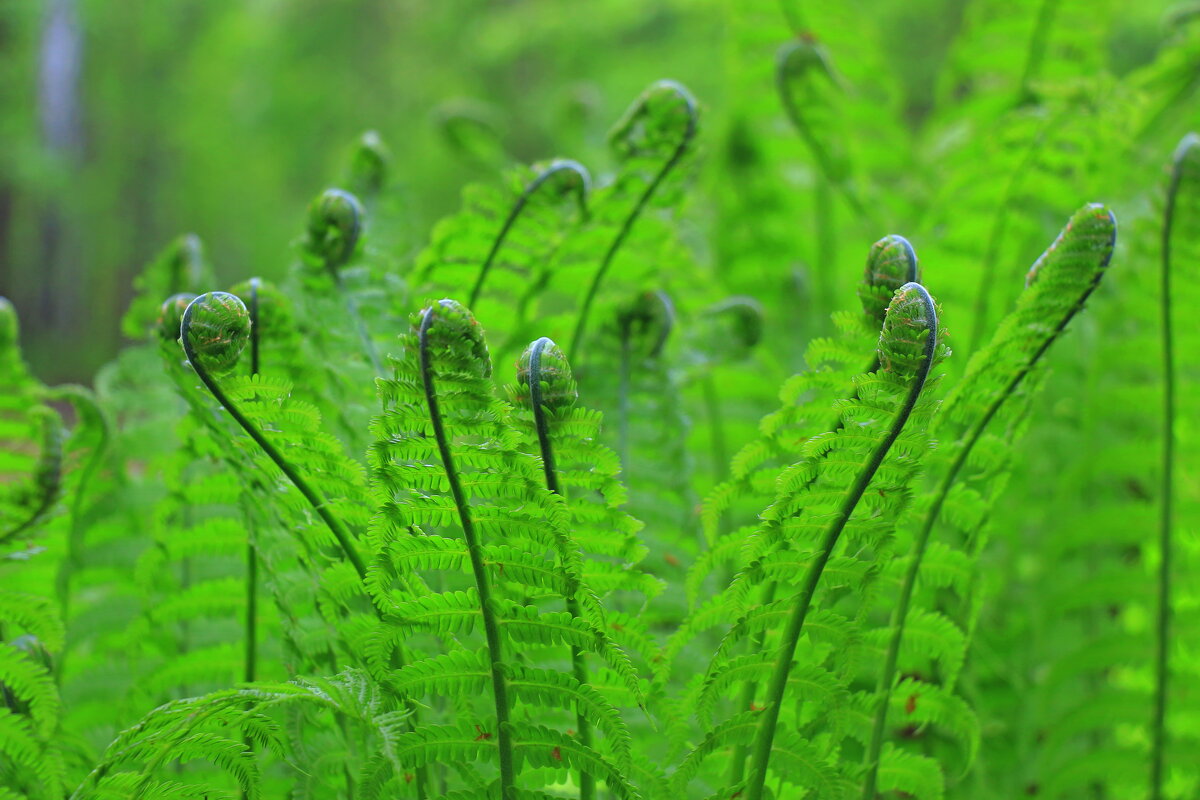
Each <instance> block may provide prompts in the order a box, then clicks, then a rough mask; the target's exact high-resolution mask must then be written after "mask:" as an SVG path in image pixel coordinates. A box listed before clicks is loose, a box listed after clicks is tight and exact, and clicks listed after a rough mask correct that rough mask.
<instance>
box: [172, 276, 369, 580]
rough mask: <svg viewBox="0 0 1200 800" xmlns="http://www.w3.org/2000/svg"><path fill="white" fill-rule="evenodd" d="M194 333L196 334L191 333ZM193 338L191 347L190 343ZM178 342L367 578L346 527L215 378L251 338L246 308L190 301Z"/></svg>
mask: <svg viewBox="0 0 1200 800" xmlns="http://www.w3.org/2000/svg"><path fill="white" fill-rule="evenodd" d="M194 329H195V330H194ZM193 337H195V339H196V340H195V341H194V340H193ZM179 338H180V341H181V342H182V344H183V352H184V355H185V356H186V357H187V360H188V363H190V364H191V365H192V369H194V370H195V371H196V375H197V376H198V377H199V378H200V380H201V382H202V383H203V384H204V386H205V387H206V388H207V389H208V391H209V392H211V393H212V396H213V397H214V398H215V399H216V401H217V402H218V403H220V404H221V407H222V408H224V409H225V410H226V411H228V412H229V416H231V417H233V419H234V421H235V422H237V424H238V425H239V426H241V428H242V430H244V431H245V432H246V435H247V436H249V437H250V438H251V439H253V440H254V443H255V444H257V445H258V446H259V448H261V449H262V451H263V452H264V453H266V455H267V457H268V458H269V459H271V461H272V462H274V464H275V466H277V467H278V468H279V470H280V471H281V472H282V473H283V474H284V475H285V476H286V477H287V479H288V480H289V481H291V483H292V485H293V486H295V487H296V490H297V491H299V492H300V494H301V495H303V496H304V499H305V500H306V501H307V502H308V504H309V505H310V506H311V507H312V509H313V511H314V512H316V514H317V515H318V516H319V517H320V518H321V520H322V521H323V522H324V523H325V525H326V526H327V527H328V528H329V531H330V533H332V534H333V536H334V538H335V539H336V540H337V542H338V546H339V547H340V548H341V551H342V555H343V556H344V557H345V558H346V560H347V561H349V562H350V564H351V565H353V567H354V570H355V572H357V573H358V576H359V578H365V577H366V574H367V570H366V566H365V565H364V564H363V561H362V557H361V556H360V555H359V554H358V551H357V549H356V548H355V546H354V540H353V538H352V536H351V534H350V532H349V531H348V530H347V529H346V526H345V525H343V524H342V521H341V520H339V519H338V518H337V517H336V516H334V514H333V513H332V512H331V511H330V510H329V508H328V506H327V504H326V503H325V500H324V498H323V497H321V495H320V493H319V492H318V491H317V490H316V489H315V488H314V487H313V486H312V485H310V484H309V482H308V481H307V480H305V478H304V476H302V475H301V474H300V473H299V472H298V471H297V470H296V469H295V468H294V467H293V466H292V464H291V463H290V462H289V461H288V460H287V459H286V458H284V456H283V454H282V453H281V452H279V450H278V448H276V447H275V445H273V444H271V442H270V441H268V440H267V438H266V437H265V436H264V435H263V433H262V431H260V430H259V429H258V428H257V427H256V426H255V425H254V423H253V422H251V421H250V419H249V418H247V417H246V415H245V414H244V413H242V411H241V409H239V408H238V407H237V404H236V403H234V402H233V400H232V399H231V398H230V397H229V395H227V394H226V393H225V391H224V390H223V389H222V388H221V385H220V384H219V383H218V382H217V380H216V378H215V377H214V376H213V373H214V372H216V373H220V372H226V371H228V370H230V369H232V368H233V366H235V365H236V363H237V359H238V357H239V356H240V355H241V352H242V350H243V349H245V347H246V344H247V341H248V340H249V338H250V313H249V311H247V309H246V306H245V304H243V303H242V301H241V300H239V299H238V298H237V297H235V296H234V295H231V294H228V293H226V292H206V293H205V294H202V295H200V296H199V297H197V298H196V299H195V300H193V301H192V302H191V303H190V304H189V305H188V306H187V309H186V310H185V311H184V312H183V318H182V320H181V322H180V328H179Z"/></svg>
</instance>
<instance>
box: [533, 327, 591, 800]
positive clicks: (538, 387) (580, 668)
mask: <svg viewBox="0 0 1200 800" xmlns="http://www.w3.org/2000/svg"><path fill="white" fill-rule="evenodd" d="M553 344H554V342H552V341H551V340H550V339H547V338H546V337H544V336H543V337H542V338H541V339H538V340H537V341H536V342H534V343H533V344H532V345H531V346H530V348H529V402H530V405H532V406H533V421H534V424H535V426H536V427H537V437H538V448H539V449H540V450H541V453H542V473H543V474H544V475H545V476H546V488H547V489H549V490H550V491H552V492H554V493H555V494H557V495H561V494H562V491H561V490H560V488H559V483H558V466H557V464H556V462H555V460H554V443H553V442H552V441H551V439H550V424H549V421H548V420H547V419H546V407H545V405H544V400H543V397H542V353H543V352H544V351H545V349H546V347H548V346H552V345H553ZM578 589H579V587H578V585H575V586H573V587H572V591H571V593H570V594H569V595H568V596H567V611H568V612H570V614H571V616H573V617H576V618H582V617H583V611H582V609H581V608H580V606H579V598H578V597H577V595H576V592H577V591H578ZM571 672H572V673H573V674H574V676H575V680H577V681H579V683H580V685H584V684H586V683H587V682H588V670H587V664H586V662H585V661H584V654H583V650H582V649H580V648H578V647H574V646H573V647H571ZM575 730H576V732H577V733H578V737H579V743H580V744H582V745H583V746H584V747H589V748H590V747H592V742H593V740H594V737H593V736H592V724H591V723H590V722H589V721H588V718H587V715H585V714H584V713H583V711H582V710H581V709H579V708H576V713H575ZM595 796H596V779H595V778H594V777H593V776H592V775H591V774H589V773H587V772H585V771H583V770H582V769H581V770H580V771H579V800H593V798H594V797H595Z"/></svg>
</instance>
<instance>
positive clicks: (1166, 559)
mask: <svg viewBox="0 0 1200 800" xmlns="http://www.w3.org/2000/svg"><path fill="white" fill-rule="evenodd" d="M1198 186H1200V137H1198V136H1196V134H1194V133H1189V134H1188V135H1187V136H1185V137H1184V138H1183V140H1182V141H1181V142H1180V143H1179V146H1178V147H1177V148H1176V150H1175V157H1174V164H1173V165H1172V169H1171V182H1170V184H1169V185H1168V187H1167V205H1166V209H1165V211H1164V213H1163V227H1162V267H1161V269H1162V276H1161V284H1160V286H1161V293H1160V295H1159V303H1160V311H1159V313H1160V314H1161V317H1162V371H1163V422H1162V424H1163V432H1162V436H1163V442H1162V478H1161V480H1162V489H1161V491H1162V497H1161V498H1160V499H1159V503H1160V506H1159V522H1158V547H1159V563H1158V608H1157V611H1156V614H1157V619H1156V620H1155V643H1154V711H1153V716H1152V718H1151V726H1150V798H1151V800H1161V798H1162V796H1163V765H1164V764H1163V762H1164V760H1165V758H1166V749H1167V748H1166V717H1167V690H1168V684H1169V681H1170V657H1169V652H1168V648H1169V645H1170V640H1171V545H1172V529H1173V524H1174V508H1173V505H1174V499H1175V383H1176V375H1175V372H1176V368H1175V342H1174V328H1173V323H1172V319H1171V261H1172V252H1171V245H1172V241H1173V236H1172V234H1173V233H1174V229H1175V217H1176V215H1177V213H1178V214H1179V215H1180V216H1183V217H1185V222H1187V223H1192V224H1194V223H1195V221H1196V220H1197V219H1200V215H1197V207H1198V206H1200V203H1198V201H1197V199H1198V198H1200V192H1198V191H1197V187H1198ZM1181 189H1183V190H1185V191H1183V192H1181ZM1181 194H1182V201H1181ZM1177 209H1178V210H1177ZM1185 215H1186V216H1185Z"/></svg>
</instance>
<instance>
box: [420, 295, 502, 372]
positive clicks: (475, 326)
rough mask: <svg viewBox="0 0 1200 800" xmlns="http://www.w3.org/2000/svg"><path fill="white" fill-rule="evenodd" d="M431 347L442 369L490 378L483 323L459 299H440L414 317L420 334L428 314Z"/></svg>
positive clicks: (489, 364)
mask: <svg viewBox="0 0 1200 800" xmlns="http://www.w3.org/2000/svg"><path fill="white" fill-rule="evenodd" d="M427 314H428V315H431V316H432V317H433V320H431V322H430V324H429V325H428V326H427V335H428V337H429V347H430V351H431V352H434V353H436V354H437V361H436V363H437V365H438V371H439V372H455V373H459V374H462V375H469V376H470V377H472V378H489V377H491V375H492V359H491V356H490V355H489V354H488V348H487V342H486V341H485V340H484V333H483V326H482V325H480V324H479V321H478V320H476V319H475V315H474V314H472V313H471V312H470V310H469V309H468V308H467V307H466V306H464V305H463V304H462V303H460V302H458V301H457V300H450V299H444V300H438V301H437V302H436V303H433V304H432V305H430V306H427V307H426V308H425V310H423V311H422V312H421V313H420V314H417V315H416V316H415V317H414V318H413V333H414V335H419V330H420V328H421V324H422V320H423V319H424V318H425V316H426V315H427Z"/></svg>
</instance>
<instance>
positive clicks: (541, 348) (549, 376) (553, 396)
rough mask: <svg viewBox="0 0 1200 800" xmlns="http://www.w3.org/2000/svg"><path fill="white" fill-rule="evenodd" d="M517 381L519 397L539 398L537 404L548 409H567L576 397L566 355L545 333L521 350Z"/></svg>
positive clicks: (577, 392) (577, 395) (573, 403)
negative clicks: (523, 350)
mask: <svg viewBox="0 0 1200 800" xmlns="http://www.w3.org/2000/svg"><path fill="white" fill-rule="evenodd" d="M517 385H518V387H519V388H520V389H521V390H522V391H521V396H520V398H519V400H521V401H528V402H533V401H534V400H535V399H536V400H540V403H541V405H542V406H544V407H545V408H547V409H549V410H550V411H552V412H557V411H560V410H564V409H569V408H571V407H572V406H574V405H575V402H576V401H577V400H578V399H579V391H578V389H577V388H576V386H575V377H574V375H572V373H571V365H570V364H569V363H567V357H566V355H565V354H564V353H563V351H562V349H561V348H560V347H559V346H558V345H556V344H555V343H554V342H553V341H552V340H551V339H548V338H547V337H545V336H543V337H542V338H540V339H538V340H537V341H535V342H533V343H532V344H530V345H529V347H526V348H525V352H524V353H522V354H521V360H520V361H519V362H517ZM535 385H536V387H537V390H536V391H535V389H534V387H535Z"/></svg>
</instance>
